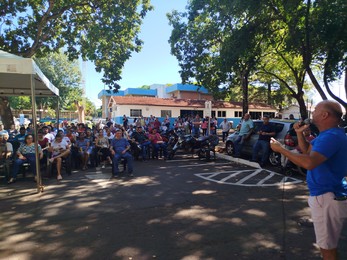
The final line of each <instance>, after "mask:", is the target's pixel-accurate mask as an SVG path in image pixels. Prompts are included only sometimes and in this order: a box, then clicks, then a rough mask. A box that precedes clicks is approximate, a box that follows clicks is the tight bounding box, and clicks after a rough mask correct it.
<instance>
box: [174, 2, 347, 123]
mask: <svg viewBox="0 0 347 260" xmlns="http://www.w3.org/2000/svg"><path fill="white" fill-rule="evenodd" d="M346 8H347V2H346V1H344V0H331V1H330V0H319V1H311V0H308V1H303V0H297V1H280V0H271V1H270V0H249V1H243V0H229V1H225V0H192V1H190V2H189V5H188V6H187V10H186V12H183V13H179V12H177V11H173V12H172V13H171V14H168V18H169V21H170V24H171V25H172V27H173V30H172V33H171V37H170V40H169V42H170V43H171V51H172V54H173V55H175V56H176V57H177V59H178V60H179V65H180V67H181V71H180V73H181V77H182V80H183V81H194V80H196V81H198V83H199V84H202V85H204V86H205V87H207V88H209V89H212V90H215V89H216V88H219V89H223V91H224V92H228V91H230V90H231V89H232V88H235V87H236V88H240V87H241V88H242V91H243V96H242V99H243V102H244V109H243V110H244V112H246V111H247V109H248V100H247V98H248V96H249V93H248V83H249V82H250V81H252V80H255V81H256V82H258V84H259V81H262V82H260V83H261V84H263V85H264V84H265V85H266V84H268V83H269V82H274V83H275V84H276V85H277V86H278V85H281V86H285V87H286V88H287V90H288V91H289V94H290V95H291V96H292V97H293V98H295V99H297V101H298V103H299V105H300V109H301V114H302V117H306V107H305V102H304V95H305V92H306V91H307V88H308V85H309V84H307V82H306V73H308V75H309V77H310V79H311V81H312V83H313V85H314V86H315V88H316V89H317V90H318V92H319V93H320V94H321V96H322V98H323V99H326V98H327V97H326V95H325V93H324V92H323V90H322V86H321V84H320V83H319V80H317V78H318V77H317V75H323V79H324V86H325V88H326V90H327V91H328V93H329V94H330V96H331V97H332V98H334V99H336V100H337V101H338V102H340V103H341V104H342V105H343V106H345V107H346V103H345V102H344V101H343V100H340V99H339V98H337V97H336V96H335V95H334V94H333V93H332V92H331V91H330V86H329V83H330V82H332V81H334V80H336V79H338V78H339V77H341V75H342V72H343V71H345V70H346V59H347V56H346V53H347V48H346V44H347V30H346V26H344V25H345V24H346V22H347V9H346ZM260 74H263V75H262V76H260ZM265 74H266V75H267V76H266V78H264V77H265V76H264V75H265ZM263 80H265V81H263ZM268 85H269V84H268ZM345 87H347V83H345ZM277 89H278V88H277ZM233 92H234V93H235V91H233ZM269 92H270V93H272V95H273V91H271V89H269ZM287 94H288V92H287ZM269 98H270V97H269Z"/></svg>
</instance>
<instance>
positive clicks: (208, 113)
mask: <svg viewBox="0 0 347 260" xmlns="http://www.w3.org/2000/svg"><path fill="white" fill-rule="evenodd" d="M211 110H212V101H205V117H206V116H208V126H207V133H208V135H210V134H211V124H210V122H211V114H212V113H211Z"/></svg>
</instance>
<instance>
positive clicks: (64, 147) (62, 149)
mask: <svg viewBox="0 0 347 260" xmlns="http://www.w3.org/2000/svg"><path fill="white" fill-rule="evenodd" d="M48 149H49V151H50V152H51V153H52V157H51V158H50V159H49V162H50V163H54V161H56V162H57V172H58V174H57V180H61V179H63V177H62V176H61V162H62V159H63V158H66V157H67V156H69V154H70V145H69V144H68V142H67V141H66V140H63V135H61V134H57V136H56V137H55V140H54V141H53V142H52V143H51V145H50V147H49V148H48Z"/></svg>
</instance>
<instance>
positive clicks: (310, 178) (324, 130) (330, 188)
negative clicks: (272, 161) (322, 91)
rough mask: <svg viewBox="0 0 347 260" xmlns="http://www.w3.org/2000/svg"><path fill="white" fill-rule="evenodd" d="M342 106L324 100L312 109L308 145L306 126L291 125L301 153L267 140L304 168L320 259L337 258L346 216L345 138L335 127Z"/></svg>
mask: <svg viewBox="0 0 347 260" xmlns="http://www.w3.org/2000/svg"><path fill="white" fill-rule="evenodd" d="M341 117H342V109H341V106H340V104H339V103H337V102H335V101H331V100H324V101H322V102H320V103H318V105H317V106H316V109H315V111H314V112H313V118H312V120H313V123H314V124H315V125H316V126H317V127H318V129H319V131H320V134H319V135H318V137H317V138H316V139H314V140H313V141H311V144H310V143H309V142H307V141H306V140H305V138H304V134H303V132H304V131H305V130H306V129H307V128H308V127H309V125H303V126H300V124H299V123H296V124H294V129H295V131H296V133H297V136H298V142H299V147H300V149H301V151H302V154H296V153H291V152H290V151H289V150H287V149H285V148H284V147H283V146H281V145H280V143H279V142H277V141H276V140H275V139H271V148H272V150H274V151H275V152H280V153H281V154H283V155H284V156H286V157H287V158H288V159H289V160H290V161H292V162H293V163H295V164H296V165H298V166H300V167H303V168H306V169H307V170H308V172H307V177H306V178H307V185H308V188H309V191H310V197H309V199H308V204H309V206H310V208H311V214H312V221H313V224H314V229H315V234H316V241H317V242H316V243H317V244H318V246H319V247H320V251H321V254H322V256H323V259H325V260H328V259H329V260H330V259H333V260H335V259H337V245H338V242H339V237H340V234H341V231H342V228H343V224H344V220H345V219H346V218H347V183H346V178H347V177H346V176H347V160H346V155H347V137H346V134H345V131H344V129H343V128H339V127H338V126H339V124H340V121H341Z"/></svg>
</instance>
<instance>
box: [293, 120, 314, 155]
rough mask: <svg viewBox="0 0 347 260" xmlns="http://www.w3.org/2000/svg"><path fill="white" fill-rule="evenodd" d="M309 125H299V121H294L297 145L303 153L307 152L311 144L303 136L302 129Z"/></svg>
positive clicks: (309, 150)
mask: <svg viewBox="0 0 347 260" xmlns="http://www.w3.org/2000/svg"><path fill="white" fill-rule="evenodd" d="M309 127H310V126H309V125H303V126H301V127H300V125H299V123H295V124H294V126H293V128H294V129H295V132H296V136H297V137H298V145H299V148H300V150H301V153H303V154H309V153H310V152H311V149H312V145H311V143H310V142H308V141H307V140H306V138H305V136H304V131H305V130H306V129H308V128H309Z"/></svg>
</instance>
